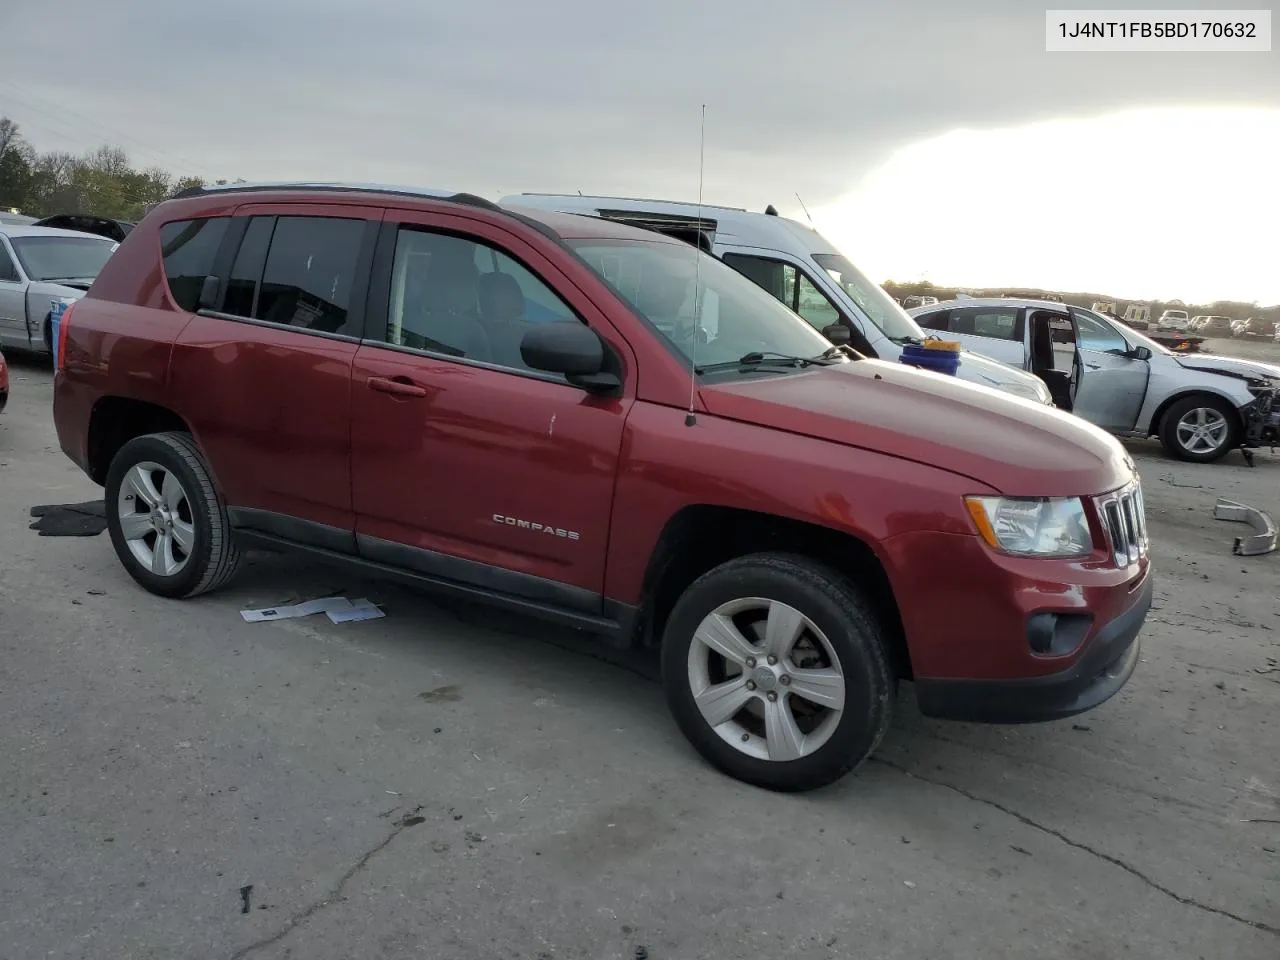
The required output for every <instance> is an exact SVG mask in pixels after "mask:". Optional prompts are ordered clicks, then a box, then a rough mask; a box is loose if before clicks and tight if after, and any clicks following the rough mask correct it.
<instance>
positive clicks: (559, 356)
mask: <svg viewBox="0 0 1280 960" xmlns="http://www.w3.org/2000/svg"><path fill="white" fill-rule="evenodd" d="M520 358H521V359H522V360H524V362H525V364H526V365H527V366H529V367H530V368H532V369H534V370H543V371H546V372H547V373H560V374H563V375H564V377H565V379H566V380H568V381H569V382H570V383H572V384H573V385H574V386H577V387H582V388H583V389H584V390H590V391H592V392H593V393H608V392H610V391H613V390H616V389H618V387H620V386H622V381H621V380H619V379H618V377H617V375H616V374H614V373H610V372H608V371H606V370H605V348H604V342H603V341H602V340H601V339H600V337H599V336H597V335H596V333H595V331H593V330H592V329H591V328H590V327H588V326H586V325H585V324H582V323H579V322H578V321H576V320H558V321H556V322H554V323H538V324H534V325H533V326H532V327H530V329H529V330H528V331H527V332H526V333H525V335H524V337H523V338H522V339H521V340H520Z"/></svg>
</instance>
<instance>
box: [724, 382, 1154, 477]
mask: <svg viewBox="0 0 1280 960" xmlns="http://www.w3.org/2000/svg"><path fill="white" fill-rule="evenodd" d="M966 362H967V358H966ZM701 396H702V398H703V402H704V403H705V404H706V406H707V409H708V410H709V411H710V412H711V413H712V414H714V415H715V416H719V417H726V418H728V419H733V420H740V421H742V422H745V423H758V424H761V425H762V426H766V427H770V428H772V429H775V430H784V431H787V432H789V433H796V434H802V435H804V436H810V437H814V438H816V439H819V440H828V441H832V442H835V443H842V444H846V445H848V446H851V447H858V448H861V449H864V450H873V451H876V452H878V453H883V454H887V455H889V456H893V457H900V458H902V459H905V460H912V461H915V462H917V463H923V464H927V465H930V466H935V467H938V468H940V469H943V470H948V471H951V472H952V473H958V474H962V475H964V476H967V477H970V478H971V479H973V480H976V481H979V482H981V483H983V484H986V485H987V486H990V487H993V488H995V489H996V490H999V491H1000V492H1001V493H1006V494H1011V495H1022V496H1047V497H1052V496H1081V495H1090V494H1098V493H1104V492H1106V491H1108V490H1114V489H1115V488H1116V487H1118V486H1121V485H1123V484H1124V483H1126V482H1128V481H1129V480H1130V479H1131V478H1132V477H1133V476H1134V475H1135V470H1134V467H1133V461H1132V460H1131V459H1130V458H1129V456H1128V455H1127V454H1126V453H1125V451H1124V448H1123V447H1122V446H1120V444H1119V443H1118V442H1117V441H1116V440H1115V438H1114V437H1112V436H1111V435H1110V434H1108V433H1106V432H1104V431H1102V430H1100V429H1099V428H1097V427H1095V426H1093V425H1092V424H1090V423H1088V422H1086V421H1084V420H1081V419H1080V418H1079V417H1074V416H1071V415H1070V414H1067V413H1063V412H1062V411H1061V410H1058V409H1056V408H1053V407H1049V406H1046V405H1044V404H1041V403H1036V402H1034V401H1031V400H1022V399H1019V398H1017V397H1012V396H1009V395H1008V394H1003V393H998V392H996V391H995V390H994V389H988V388H984V387H979V386H975V385H973V384H970V383H966V382H965V381H963V380H960V379H958V378H957V377H950V376H947V375H945V374H940V373H933V372H931V371H924V370H917V369H915V368H912V367H908V366H906V365H904V364H900V363H887V362H884V361H880V360H856V361H853V362H850V363H847V364H838V365H833V366H829V367H813V368H810V369H809V370H804V371H800V372H795V373H783V374H780V375H779V376H769V375H767V374H750V375H747V377H745V378H744V379H742V380H735V381H733V382H731V383H722V384H714V385H709V386H704V387H703V388H702V390H701Z"/></svg>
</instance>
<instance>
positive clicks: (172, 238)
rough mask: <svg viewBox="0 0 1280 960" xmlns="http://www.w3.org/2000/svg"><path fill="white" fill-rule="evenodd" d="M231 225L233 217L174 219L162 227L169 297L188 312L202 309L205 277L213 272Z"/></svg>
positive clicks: (161, 239) (161, 251)
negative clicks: (202, 291) (228, 225)
mask: <svg viewBox="0 0 1280 960" xmlns="http://www.w3.org/2000/svg"><path fill="white" fill-rule="evenodd" d="M229 222H230V218H229V217H209V218H203V219H197V220H174V221H173V222H172V223H166V224H165V225H164V226H163V227H161V228H160V255H161V257H162V258H163V260H164V275H165V279H166V280H167V281H168V283H169V294H170V296H172V297H173V300H174V302H175V303H176V304H177V305H178V306H179V307H181V308H182V309H183V310H186V311H187V312H188V313H195V311H196V308H197V307H198V306H199V303H200V288H201V287H202V286H203V285H204V278H205V277H207V276H209V275H211V274H212V273H213V263H214V260H215V259H216V258H217V256H218V249H219V248H220V247H221V246H222V238H223V237H224V236H226V233H227V224H228V223H229Z"/></svg>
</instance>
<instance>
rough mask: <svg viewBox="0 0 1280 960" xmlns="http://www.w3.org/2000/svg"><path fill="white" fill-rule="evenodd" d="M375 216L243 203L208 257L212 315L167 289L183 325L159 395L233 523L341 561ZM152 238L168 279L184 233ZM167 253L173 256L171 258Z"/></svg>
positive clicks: (348, 532)
mask: <svg viewBox="0 0 1280 960" xmlns="http://www.w3.org/2000/svg"><path fill="white" fill-rule="evenodd" d="M381 218H382V210H381V208H376V207H374V208H371V207H364V206H356V205H347V204H276V205H270V204H253V205H247V206H244V207H240V208H239V209H237V211H236V213H235V216H234V217H233V218H232V219H231V222H230V225H229V227H228V228H227V230H226V238H225V242H223V243H221V244H220V246H219V253H218V262H217V265H216V268H215V273H216V275H217V276H219V277H220V278H222V280H223V282H222V283H221V285H220V289H219V292H218V296H217V298H216V302H214V303H213V304H210V305H206V306H201V305H200V304H199V303H198V298H199V292H200V286H201V284H202V282H203V277H202V276H201V275H200V272H201V265H200V264H198V263H195V264H193V266H192V267H191V268H188V269H187V270H186V271H185V272H187V273H190V274H193V275H191V276H187V277H182V276H179V281H180V282H179V284H178V286H179V288H180V289H181V290H182V291H183V294H182V295H183V296H184V297H185V298H186V301H185V302H184V303H183V304H181V305H182V306H183V307H184V309H188V310H191V311H193V312H194V313H195V316H194V317H193V318H192V320H191V322H190V323H189V324H188V325H187V326H186V328H185V329H184V330H183V331H182V333H181V335H180V336H179V337H178V340H177V342H176V343H175V345H174V353H173V361H172V364H171V381H170V391H171V395H172V397H173V402H174V406H175V409H177V410H179V411H180V412H182V413H183V414H184V415H185V416H186V417H187V419H188V422H189V423H190V425H191V427H192V429H193V430H194V431H195V433H196V436H197V437H198V439H199V441H200V444H201V447H202V448H203V449H204V451H205V453H206V455H207V456H208V457H209V460H210V463H211V465H212V467H213V470H214V473H215V475H216V477H217V480H218V484H219V486H220V487H221V489H222V492H223V494H224V496H225V497H226V499H227V502H228V505H229V508H230V512H231V517H232V523H233V524H234V525H236V526H238V527H243V528H247V529H251V530H256V531H258V532H261V533H267V534H272V535H275V536H280V537H283V538H286V539H288V540H292V541H297V542H301V543H306V544H310V545H313V546H320V547H324V548H327V549H331V550H339V551H345V552H353V551H354V549H355V538H354V534H353V528H354V525H355V521H354V515H353V512H352V507H351V364H352V361H353V359H354V357H355V354H356V349H357V348H358V346H359V342H360V332H361V329H362V324H363V308H364V302H365V295H366V292H367V290H368V274H369V266H370V263H371V262H372V259H373V245H374V242H375V240H376V237H377V224H378V222H379V221H380V220H381ZM164 231H165V232H164V233H162V235H161V239H162V243H165V244H166V253H167V257H166V269H167V272H169V273H170V275H171V279H170V285H171V287H172V286H174V283H175V281H174V279H173V276H174V275H175V274H178V275H181V274H183V273H184V268H183V267H182V266H181V265H180V264H177V263H174V262H173V261H176V260H177V259H178V258H179V257H180V256H181V253H182V249H183V245H184V243H185V244H193V243H196V242H197V240H198V235H194V236H192V237H191V238H189V239H185V240H184V233H185V232H189V231H186V230H185V228H184V227H183V226H182V225H175V224H169V225H167V226H166V227H165V228H164ZM170 245H172V246H170Z"/></svg>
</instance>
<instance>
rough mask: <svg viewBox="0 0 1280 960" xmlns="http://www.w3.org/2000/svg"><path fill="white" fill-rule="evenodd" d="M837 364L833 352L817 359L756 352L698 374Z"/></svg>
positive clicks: (713, 366)
mask: <svg viewBox="0 0 1280 960" xmlns="http://www.w3.org/2000/svg"><path fill="white" fill-rule="evenodd" d="M832 349H839V348H832ZM836 362H837V358H836V357H835V356H834V355H832V354H831V350H827V351H826V352H824V353H821V354H819V355H818V356H816V357H794V356H792V355H791V354H787V353H774V352H773V351H771V350H766V351H760V350H754V351H752V352H751V353H747V354H743V355H742V356H741V357H739V358H738V359H737V360H725V361H722V362H720V363H708V364H707V365H706V366H702V367H698V368H697V372H698V373H707V372H709V371H713V370H728V369H731V368H733V367H738V368H739V369H742V370H754V369H758V368H761V367H808V366H811V365H814V364H816V365H819V366H827V365H828V364H831V363H836Z"/></svg>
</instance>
